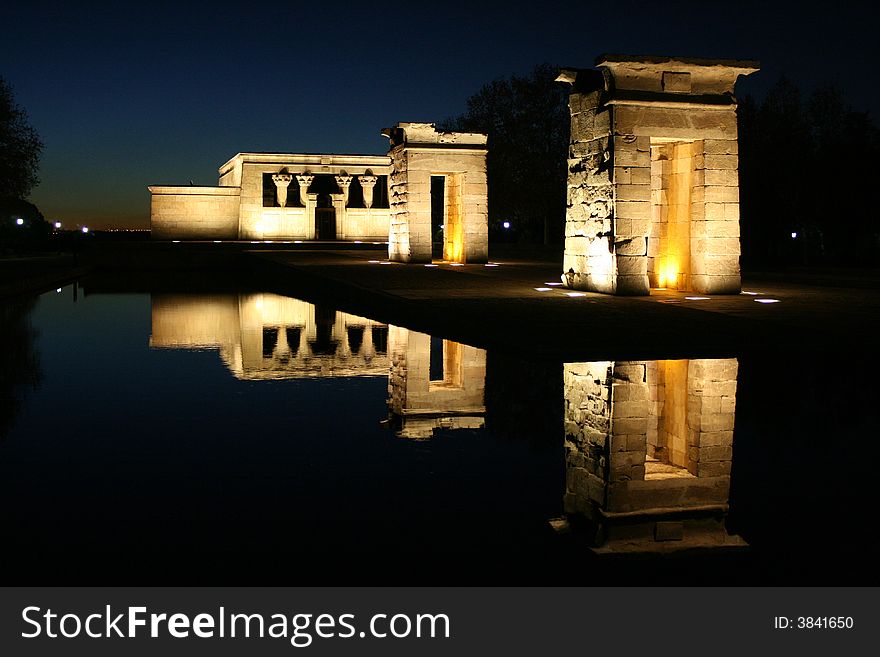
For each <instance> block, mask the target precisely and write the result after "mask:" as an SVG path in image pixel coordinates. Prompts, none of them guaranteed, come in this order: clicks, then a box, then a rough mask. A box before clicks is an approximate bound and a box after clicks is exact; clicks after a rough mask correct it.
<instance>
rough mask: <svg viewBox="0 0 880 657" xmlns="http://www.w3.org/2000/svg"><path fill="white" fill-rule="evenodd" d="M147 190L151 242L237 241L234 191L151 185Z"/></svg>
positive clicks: (236, 199) (236, 208) (215, 188)
mask: <svg viewBox="0 0 880 657" xmlns="http://www.w3.org/2000/svg"><path fill="white" fill-rule="evenodd" d="M149 190H150V231H151V237H152V239H156V240H170V239H175V240H218V239H219V240H235V239H238V212H239V193H238V188H229V187H195V186H189V187H166V186H157V185H154V186H151V187H149Z"/></svg>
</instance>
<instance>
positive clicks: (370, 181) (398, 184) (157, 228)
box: [149, 123, 489, 263]
mask: <svg viewBox="0 0 880 657" xmlns="http://www.w3.org/2000/svg"><path fill="white" fill-rule="evenodd" d="M382 134H383V135H384V136H386V137H388V138H389V140H390V153H389V155H338V154H317V155H315V154H294V153H289V154H284V153H239V154H237V155H235V156H234V157H233V158H231V159H230V160H229V161H228V162H226V163H225V164H224V165H223V166H221V167H220V170H219V174H220V179H219V183H218V185H217V186H216V187H205V186H197V185H188V186H181V185H177V186H168V185H153V186H150V187H149V190H150V194H151V206H150V228H151V236H152V238H153V239H156V240H247V241H306V240H322V241H334V240H343V241H363V242H382V243H385V242H387V243H388V245H389V246H388V257H389V259H391V260H394V261H397V262H422V263H423V262H431V260H432V259H434V258H435V257H436V258H438V259H444V260H447V261H450V262H459V263H465V262H486V260H487V258H488V250H489V246H488V207H487V189H486V135H482V134H473V133H461V132H443V131H438V130H436V128H435V127H434V124H432V123H398V124H397V125H395V126H394V127H393V128H387V129H385V130H383V131H382ZM434 244H437V245H438V248H437V250H436V253H435V252H434V249H433V246H434Z"/></svg>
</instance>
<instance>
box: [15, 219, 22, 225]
mask: <svg viewBox="0 0 880 657" xmlns="http://www.w3.org/2000/svg"><path fill="white" fill-rule="evenodd" d="M15 223H16V224H18V225H19V226H23V225H24V219H22V218H21V217H19V218H18V219H16V220H15Z"/></svg>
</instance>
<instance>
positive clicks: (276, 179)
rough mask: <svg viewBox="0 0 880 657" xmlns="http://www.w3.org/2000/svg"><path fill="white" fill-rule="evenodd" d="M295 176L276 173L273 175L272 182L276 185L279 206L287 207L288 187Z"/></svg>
mask: <svg viewBox="0 0 880 657" xmlns="http://www.w3.org/2000/svg"><path fill="white" fill-rule="evenodd" d="M291 180H293V176H292V175H290V174H289V173H275V174H273V175H272V182H273V183H275V190H276V195H277V197H278V205H279V206H280V207H282V208H283V207H284V206H286V205H287V186H288V185H290V181H291Z"/></svg>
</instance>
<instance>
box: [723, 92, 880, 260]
mask: <svg viewBox="0 0 880 657" xmlns="http://www.w3.org/2000/svg"><path fill="white" fill-rule="evenodd" d="M738 116H739V152H740V160H739V170H740V203H741V213H740V214H741V217H742V219H741V229H742V247H743V264H744V265H745V266H751V267H755V266H759V267H760V266H765V265H774V264H837V265H871V264H877V263H878V262H880V216H878V213H877V210H876V208H877V206H878V204H877V195H878V191H877V186H876V182H875V181H874V177H875V172H876V170H877V163H878V161H880V131H878V129H877V127H876V126H875V125H874V124H873V122H872V121H871V118H870V116H869V115H868V114H867V113H865V112H857V111H854V110H852V109H851V108H849V107H847V106H846V104H845V103H844V101H843V96H842V94H841V92H840V90H838V89H836V88H833V87H825V88H820V89H817V90H815V91H814V92H812V93H811V94H810V95H809V96H808V97H807V99H806V100H804V98H803V95H802V94H801V92H800V90H799V89H798V88H797V87H795V86H794V85H793V84H792V83H791V82H789V81H788V80H786V79H785V78H782V79H780V80H779V81H778V82H777V83H776V84H775V85H774V86H773V87H772V88H771V89H770V91H769V92H768V93H767V95H766V96H765V97H764V99H763V100H762V101H761V102H760V103H759V102H757V101H756V100H755V99H754V98H751V97H746V98H744V99H743V100H742V102H741V103H740V105H739V109H738ZM792 234H795V235H796V237H792Z"/></svg>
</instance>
